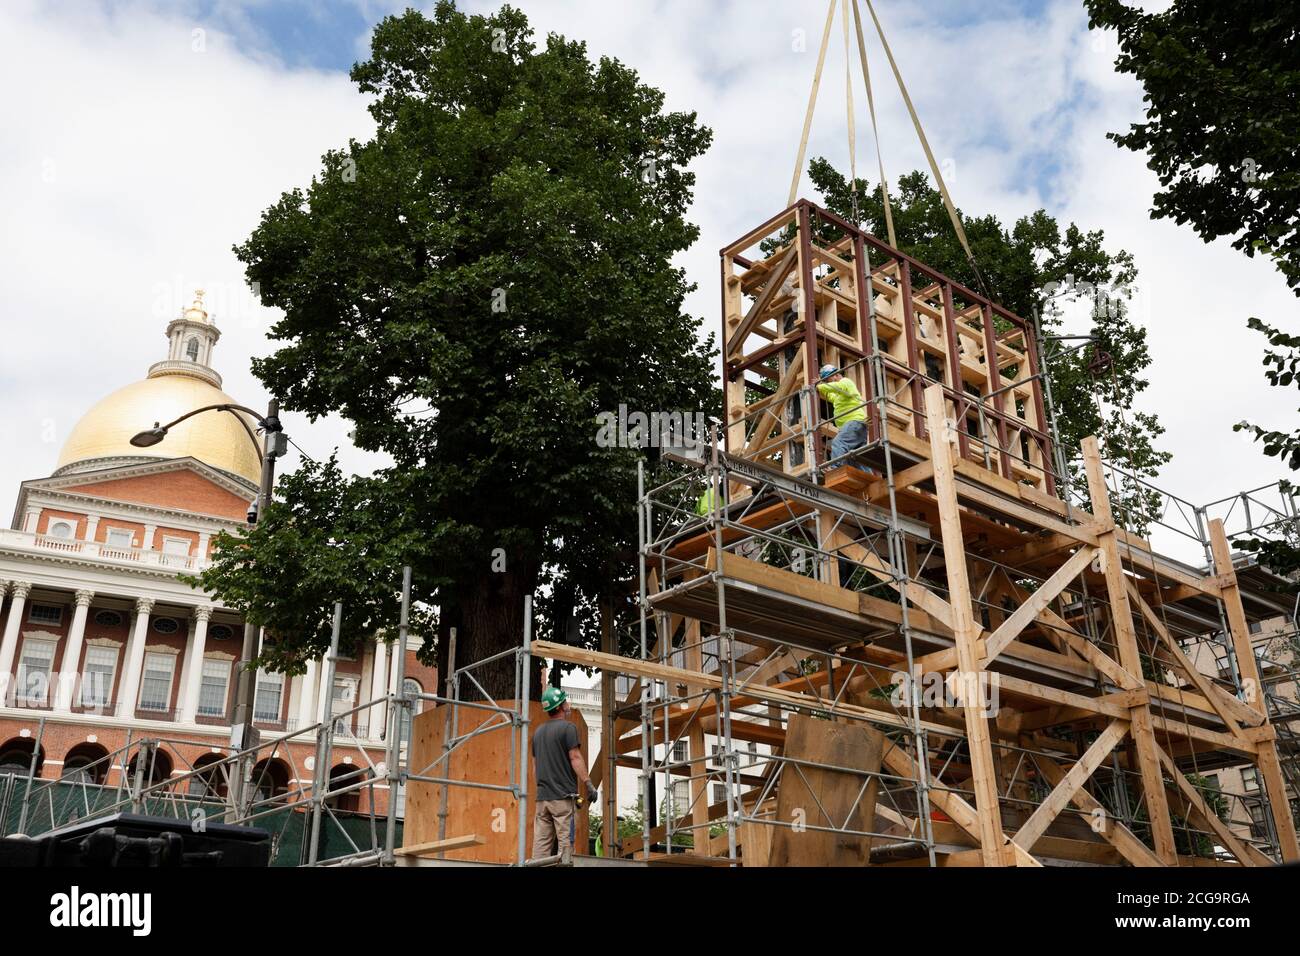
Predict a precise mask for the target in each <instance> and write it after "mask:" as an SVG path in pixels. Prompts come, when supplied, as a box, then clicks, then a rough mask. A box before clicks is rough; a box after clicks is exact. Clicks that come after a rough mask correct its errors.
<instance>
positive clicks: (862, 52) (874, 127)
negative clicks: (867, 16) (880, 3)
mask: <svg viewBox="0 0 1300 956" xmlns="http://www.w3.org/2000/svg"><path fill="white" fill-rule="evenodd" d="M853 25H854V27H855V28H856V29H857V34H858V59H859V60H860V61H861V63H862V82H863V83H865V84H866V87H867V112H869V113H870V114H871V135H872V136H874V137H875V138H876V162H877V163H878V164H879V165H880V199H881V202H883V203H884V206H885V231H886V233H887V234H888V236H889V244H890V245H891V246H893V247H894V248H895V249H897V248H898V239H897V237H896V236H895V235H894V210H893V208H892V207H891V206H890V203H889V180H888V179H886V178H885V157H884V156H883V155H882V154H881V151H880V127H879V125H878V124H877V123H876V98H875V96H874V94H873V93H872V91H871V70H869V69H868V68H867V44H866V41H865V40H864V39H863V37H862V15H861V14H860V13H859V12H858V0H853ZM850 135H852V134H850ZM855 177H856V174H855Z"/></svg>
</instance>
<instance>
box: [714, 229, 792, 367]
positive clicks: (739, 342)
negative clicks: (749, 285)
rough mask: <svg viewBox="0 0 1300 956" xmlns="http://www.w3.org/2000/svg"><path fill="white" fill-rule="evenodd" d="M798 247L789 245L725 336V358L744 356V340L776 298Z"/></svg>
mask: <svg viewBox="0 0 1300 956" xmlns="http://www.w3.org/2000/svg"><path fill="white" fill-rule="evenodd" d="M798 254H799V247H798V244H797V243H791V244H790V248H789V249H787V250H786V251H785V255H783V256H782V257H781V259H780V261H779V262H778V263H777V266H776V268H775V269H773V270H772V271H771V272H769V273H768V274H767V281H766V282H764V283H763V288H762V290H761V291H760V292H759V293H758V295H757V296H756V297H755V299H754V304H753V305H751V306H750V307H749V311H748V312H746V313H745V317H744V318H743V319H741V320H740V324H739V325H737V326H736V327H735V329H733V330H732V331H731V332H730V333H728V335H727V358H729V359H735V358H738V357H739V356H740V355H742V354H744V348H745V339H747V338H749V334H750V333H751V332H753V331H754V327H755V326H757V325H758V324H759V322H761V321H762V319H763V313H764V312H766V311H767V309H768V307H769V306H771V304H772V300H773V299H774V298H776V294H777V292H779V291H780V290H781V283H783V282H784V281H785V277H786V275H787V274H789V272H790V269H791V268H792V267H793V266H794V262H795V259H796V258H797V257H798ZM805 321H807V317H806V316H805Z"/></svg>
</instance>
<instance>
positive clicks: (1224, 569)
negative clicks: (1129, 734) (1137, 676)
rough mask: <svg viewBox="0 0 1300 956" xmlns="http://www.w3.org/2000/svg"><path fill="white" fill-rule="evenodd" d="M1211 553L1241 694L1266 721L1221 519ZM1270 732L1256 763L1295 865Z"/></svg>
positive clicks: (1296, 851)
mask: <svg viewBox="0 0 1300 956" xmlns="http://www.w3.org/2000/svg"><path fill="white" fill-rule="evenodd" d="M1210 551H1211V552H1212V553H1213V555H1214V571H1215V573H1216V574H1217V575H1218V576H1219V583H1220V587H1221V588H1222V598H1223V610H1224V614H1225V615H1226V616H1227V618H1228V630H1229V632H1230V633H1231V637H1232V653H1233V656H1234V657H1236V659H1237V673H1238V674H1239V675H1240V676H1241V689H1242V692H1243V693H1244V694H1245V695H1246V703H1247V704H1249V705H1250V706H1251V707H1254V708H1256V709H1258V710H1259V711H1261V712H1262V713H1264V714H1265V719H1266V720H1267V714H1268V707H1267V704H1266V702H1265V700H1264V685H1263V684H1262V683H1260V677H1259V663H1258V661H1256V660H1255V647H1254V645H1253V644H1251V641H1250V625H1249V624H1248V623H1247V622H1246V611H1245V609H1244V608H1243V607H1242V606H1241V589H1240V588H1239V587H1238V586H1237V571H1236V569H1235V568H1234V567H1233V565H1232V548H1231V547H1230V546H1229V545H1228V536H1227V535H1226V534H1225V533H1224V531H1223V521H1222V520H1220V519H1219V518H1215V519H1214V520H1213V521H1211V522H1210ZM1265 726H1268V725H1267V724H1266V725H1265ZM1269 730H1270V734H1271V735H1270V736H1269V737H1268V738H1261V739H1260V740H1259V749H1258V752H1257V754H1256V761H1257V763H1258V766H1259V772H1260V775H1261V776H1263V778H1264V788H1265V792H1266V793H1267V794H1268V806H1269V811H1270V812H1271V813H1272V816H1273V827H1274V829H1275V830H1276V831H1277V842H1278V847H1279V849H1280V850H1281V851H1282V859H1283V860H1284V861H1286V862H1287V863H1295V862H1298V861H1300V846H1297V841H1296V828H1295V821H1294V820H1293V819H1292V818H1291V806H1290V801H1288V799H1287V792H1286V779H1285V778H1284V777H1283V776H1282V766H1281V764H1280V763H1279V761H1278V755H1277V739H1276V738H1277V734H1276V732H1275V731H1272V728H1271V727H1269Z"/></svg>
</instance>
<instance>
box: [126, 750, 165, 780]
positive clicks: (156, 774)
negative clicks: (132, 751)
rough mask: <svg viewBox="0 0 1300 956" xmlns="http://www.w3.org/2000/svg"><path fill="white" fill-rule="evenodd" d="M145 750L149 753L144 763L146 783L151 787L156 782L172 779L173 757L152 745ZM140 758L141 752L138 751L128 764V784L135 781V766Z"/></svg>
mask: <svg viewBox="0 0 1300 956" xmlns="http://www.w3.org/2000/svg"><path fill="white" fill-rule="evenodd" d="M143 752H144V753H147V754H148V757H147V758H146V760H145V765H144V775H143V776H144V785H145V786H146V787H151V786H153V785H154V784H156V783H162V782H164V781H166V780H168V779H170V777H171V775H172V758H171V757H169V756H168V755H167V754H166V753H164V752H163V751H161V750H157V749H154V748H152V747H150V748H147V749H145V750H144V751H143ZM139 760H140V754H139V753H137V754H136V755H135V756H134V757H132V758H131V760H130V762H129V763H127V765H126V780H127V784H128V785H133V784H134V783H135V768H136V765H137V763H138V762H139Z"/></svg>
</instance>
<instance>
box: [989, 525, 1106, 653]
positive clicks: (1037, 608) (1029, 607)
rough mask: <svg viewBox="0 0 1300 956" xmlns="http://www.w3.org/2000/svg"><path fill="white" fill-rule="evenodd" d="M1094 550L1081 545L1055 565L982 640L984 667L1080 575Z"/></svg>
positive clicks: (1095, 551) (1094, 552)
mask: <svg viewBox="0 0 1300 956" xmlns="http://www.w3.org/2000/svg"><path fill="white" fill-rule="evenodd" d="M1096 553H1097V550H1096V549H1095V548H1080V549H1079V550H1078V551H1076V552H1075V553H1074V555H1073V556H1072V557H1071V558H1070V559H1069V560H1068V561H1066V562H1065V563H1064V564H1063V565H1061V566H1060V567H1059V568H1057V570H1056V573H1055V574H1053V575H1052V576H1051V577H1050V578H1048V579H1047V580H1046V581H1044V582H1043V583H1042V584H1041V585H1039V587H1038V590H1036V591H1034V593H1033V594H1031V595H1030V596H1029V600H1027V601H1025V602H1024V603H1022V604H1021V605H1020V606H1019V607H1018V608H1016V609H1015V611H1013V612H1012V614H1011V616H1010V617H1008V618H1007V619H1006V620H1005V621H1004V622H1003V623H1002V626H1001V627H999V628H998V629H997V630H996V631H994V632H993V633H992V635H990V636H989V638H988V640H987V641H985V644H984V662H985V666H987V665H988V663H989V662H990V661H992V660H993V659H994V658H995V657H997V656H998V655H999V654H1001V653H1002V651H1003V650H1005V649H1006V646H1007V645H1008V644H1010V643H1011V642H1012V641H1013V640H1015V639H1016V637H1018V636H1019V634H1020V632H1021V631H1023V630H1024V629H1025V628H1026V627H1027V626H1028V625H1029V623H1030V622H1031V621H1033V620H1035V619H1037V617H1038V615H1039V614H1040V613H1041V612H1042V611H1043V610H1044V609H1045V608H1046V607H1047V606H1048V605H1049V604H1051V603H1052V602H1053V601H1055V600H1056V598H1057V597H1058V596H1059V595H1060V593H1061V592H1062V591H1064V590H1065V589H1066V588H1067V587H1068V586H1069V585H1070V582H1072V581H1073V580H1074V579H1075V578H1076V577H1078V576H1079V572H1080V571H1082V570H1083V569H1084V568H1086V567H1087V566H1088V564H1089V563H1090V562H1091V561H1092V559H1093V556H1094V555H1096Z"/></svg>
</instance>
